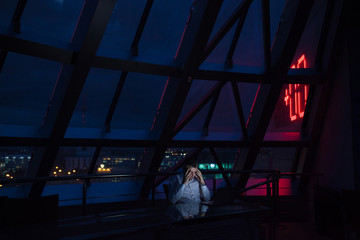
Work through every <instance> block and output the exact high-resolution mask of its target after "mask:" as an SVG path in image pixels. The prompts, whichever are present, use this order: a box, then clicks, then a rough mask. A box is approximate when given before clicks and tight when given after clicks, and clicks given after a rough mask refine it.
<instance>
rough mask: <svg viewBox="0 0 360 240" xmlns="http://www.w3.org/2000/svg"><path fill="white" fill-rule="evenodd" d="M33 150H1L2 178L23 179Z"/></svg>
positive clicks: (9, 148)
mask: <svg viewBox="0 0 360 240" xmlns="http://www.w3.org/2000/svg"><path fill="white" fill-rule="evenodd" d="M31 153H32V149H31V148H27V147H1V148H0V178H1V179H13V178H22V177H24V175H25V172H26V169H27V168H28V165H29V162H30V159H31ZM1 187H3V186H1Z"/></svg>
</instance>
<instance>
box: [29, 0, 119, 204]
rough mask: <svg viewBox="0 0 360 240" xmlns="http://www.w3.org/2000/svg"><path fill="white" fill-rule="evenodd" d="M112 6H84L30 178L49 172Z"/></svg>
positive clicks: (107, 1) (111, 1)
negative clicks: (69, 61) (44, 140)
mask: <svg viewBox="0 0 360 240" xmlns="http://www.w3.org/2000/svg"><path fill="white" fill-rule="evenodd" d="M115 3H116V0H87V1H85V3H84V6H83V10H82V12H81V15H80V17H79V20H78V24H77V27H76V29H75V32H74V35H73V38H72V45H73V47H74V48H75V49H78V55H77V56H76V58H75V59H74V60H73V63H74V64H73V65H68V64H63V65H62V67H61V70H60V72H59V75H58V79H57V82H56V85H55V88H54V90H53V93H52V96H51V99H50V103H49V106H48V109H47V111H46V114H45V116H44V121H43V126H42V131H43V132H44V133H45V134H47V135H48V136H49V137H48V138H49V141H48V143H47V145H46V147H45V148H44V149H43V150H40V151H37V152H36V154H35V155H34V157H33V158H32V159H31V162H30V165H29V169H31V171H29V172H28V173H27V174H28V175H29V176H31V177H44V176H48V175H49V172H50V171H51V168H52V166H53V164H54V161H55V159H56V156H57V153H58V151H59V148H60V144H61V141H62V140H63V138H64V135H65V132H66V129H67V127H68V125H69V122H70V119H71V117H72V114H73V111H74V109H75V107H76V104H77V100H78V98H79V96H80V94H81V90H82V87H83V85H84V83H85V80H86V78H87V75H88V73H89V70H90V68H91V65H92V62H93V60H94V58H95V56H96V52H97V49H98V47H99V45H100V42H101V39H102V36H103V34H104V32H105V29H106V26H107V23H108V21H109V19H110V17H111V14H112V10H113V8H114V6H115ZM44 185H45V184H44V183H38V184H33V185H32V186H31V189H30V192H29V197H39V196H41V193H42V191H43V188H44Z"/></svg>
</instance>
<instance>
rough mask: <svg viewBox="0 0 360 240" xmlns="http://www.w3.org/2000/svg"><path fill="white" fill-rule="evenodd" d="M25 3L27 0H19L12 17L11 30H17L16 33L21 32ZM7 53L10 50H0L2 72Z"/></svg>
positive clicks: (0, 68)
mask: <svg viewBox="0 0 360 240" xmlns="http://www.w3.org/2000/svg"><path fill="white" fill-rule="evenodd" d="M25 5H26V0H19V1H18V3H17V5H16V8H15V11H14V15H13V17H12V19H11V23H10V31H12V32H15V33H20V19H21V16H22V14H23V12H24V8H25ZM7 54H8V51H6V50H3V49H1V50H0V72H1V70H2V68H3V66H4V63H5V60H6V57H7Z"/></svg>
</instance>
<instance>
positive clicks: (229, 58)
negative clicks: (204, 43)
mask: <svg viewBox="0 0 360 240" xmlns="http://www.w3.org/2000/svg"><path fill="white" fill-rule="evenodd" d="M249 7H250V4H248V5H245V7H244V10H243V14H241V16H240V19H239V22H238V24H237V26H236V29H235V33H234V37H233V39H232V41H231V44H230V48H229V51H228V54H227V56H226V60H225V64H226V66H227V67H228V68H232V67H233V56H234V52H235V49H236V45H237V43H238V41H239V37H240V33H241V30H242V28H243V26H244V23H245V19H246V16H247V13H248V11H249Z"/></svg>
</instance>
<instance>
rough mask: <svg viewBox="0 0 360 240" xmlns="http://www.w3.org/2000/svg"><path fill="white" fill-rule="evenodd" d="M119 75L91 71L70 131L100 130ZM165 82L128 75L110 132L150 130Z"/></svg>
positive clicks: (132, 74)
mask: <svg viewBox="0 0 360 240" xmlns="http://www.w3.org/2000/svg"><path fill="white" fill-rule="evenodd" d="M120 77H121V72H120V71H112V70H105V69H99V68H92V69H91V70H90V73H89V75H88V78H87V80H86V82H85V85H84V88H83V90H82V92H81V95H80V97H79V100H78V103H77V106H76V109H75V111H74V113H73V116H72V119H71V122H70V127H88V128H103V127H104V123H105V120H106V117H107V114H108V111H109V108H110V105H111V103H112V101H113V97H114V94H115V90H116V88H117V85H118V82H119V81H120ZM166 80H167V78H166V77H163V76H155V75H147V74H139V73H128V75H127V77H126V80H125V83H124V85H123V88H122V91H121V94H120V97H119V100H118V101H117V105H116V109H115V111H114V114H113V117H112V121H111V128H113V129H137V130H150V129H151V126H152V123H153V121H154V117H155V114H156V111H157V108H158V105H159V101H160V98H161V95H162V92H163V90H164V86H165V83H166Z"/></svg>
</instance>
